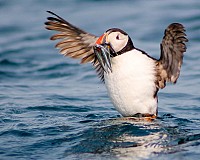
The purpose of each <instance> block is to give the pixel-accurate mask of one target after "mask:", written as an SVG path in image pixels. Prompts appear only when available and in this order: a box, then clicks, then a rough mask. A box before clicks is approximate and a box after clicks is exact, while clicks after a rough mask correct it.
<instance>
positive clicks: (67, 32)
mask: <svg viewBox="0 0 200 160" xmlns="http://www.w3.org/2000/svg"><path fill="white" fill-rule="evenodd" d="M47 12H48V13H50V14H52V15H53V16H54V17H48V18H47V19H48V21H47V22H45V25H46V29H48V30H55V31H58V32H59V33H56V34H54V35H53V36H52V37H51V38H50V39H51V40H57V39H61V40H60V41H59V42H58V43H57V44H56V46H55V47H56V48H59V49H60V53H61V54H63V55H64V56H68V57H71V58H76V59H77V58H78V59H81V63H88V62H91V63H93V65H94V66H95V68H96V70H97V73H98V75H99V76H100V78H101V79H102V80H103V73H104V71H103V69H102V67H101V65H100V64H99V63H98V61H96V58H95V54H94V50H93V47H94V46H95V43H96V41H97V39H98V37H96V36H94V35H92V34H90V33H87V32H85V31H83V30H82V29H79V28H78V27H76V26H74V25H72V24H70V23H69V22H67V21H66V20H64V19H63V18H61V17H59V16H58V15H56V14H55V13H53V12H51V11H47Z"/></svg>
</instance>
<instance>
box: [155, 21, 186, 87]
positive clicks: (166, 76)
mask: <svg viewBox="0 0 200 160" xmlns="http://www.w3.org/2000/svg"><path fill="white" fill-rule="evenodd" d="M187 41H188V39H187V38H186V34H185V29H184V27H183V25H182V24H179V23H172V24H170V25H169V26H168V27H167V29H166V30H165V33H164V37H163V40H162V43H161V44H160V48H161V56H160V59H159V60H158V61H157V71H158V75H157V85H158V87H159V88H164V87H165V85H166V82H172V83H176V81H177V79H178V77H179V74H180V69H181V65H182V62H183V53H184V52H186V44H185V42H187Z"/></svg>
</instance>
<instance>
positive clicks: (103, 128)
mask: <svg viewBox="0 0 200 160" xmlns="http://www.w3.org/2000/svg"><path fill="white" fill-rule="evenodd" d="M188 123H189V124H190V123H193V122H191V121H188V120H186V119H180V118H176V117H173V116H172V115H170V114H167V115H163V116H162V118H158V119H156V120H154V121H152V122H147V121H135V119H126V118H117V119H110V120H105V121H103V122H100V123H96V125H94V126H93V127H90V128H89V129H86V130H85V131H83V132H81V133H79V134H80V135H79V138H80V139H81V141H80V143H77V144H75V145H74V147H73V148H72V150H67V151H66V155H67V156H69V153H71V152H74V154H75V153H76V156H78V157H79V158H80V157H82V156H83V155H84V156H86V155H87V156H89V155H90V156H89V157H90V158H92V157H93V156H95V155H96V154H101V155H104V157H106V155H107V154H108V155H112V157H115V159H132V158H133V159H136V158H139V159H140V158H142V159H146V158H151V157H155V156H157V155H159V154H161V153H163V154H170V153H179V152H181V151H184V150H185V146H187V143H189V142H191V143H192V142H193V141H199V142H200V135H199V134H197V135H190V133H189V130H187V129H185V128H184V126H185V125H187V124H188ZM195 143H196V142H195ZM77 153H78V154H77ZM92 155H93V156H92ZM108 155H107V156H108ZM108 157H109V156H108ZM93 158H94V157H93Z"/></svg>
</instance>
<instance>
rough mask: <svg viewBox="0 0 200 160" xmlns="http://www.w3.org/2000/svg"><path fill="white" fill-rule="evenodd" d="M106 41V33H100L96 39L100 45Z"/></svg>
mask: <svg viewBox="0 0 200 160" xmlns="http://www.w3.org/2000/svg"><path fill="white" fill-rule="evenodd" d="M105 42H106V33H104V34H102V35H101V36H100V37H99V39H97V41H96V44H98V45H101V44H104V43H105Z"/></svg>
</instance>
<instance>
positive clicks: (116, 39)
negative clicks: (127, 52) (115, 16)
mask: <svg viewBox="0 0 200 160" xmlns="http://www.w3.org/2000/svg"><path fill="white" fill-rule="evenodd" d="M128 39H129V38H128V35H125V34H123V33H121V32H118V31H116V32H111V33H109V34H108V35H107V37H106V42H107V43H109V44H110V45H111V47H112V48H113V50H114V51H115V52H119V51H121V50H122V49H123V48H124V47H125V46H126V45H127V43H128Z"/></svg>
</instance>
